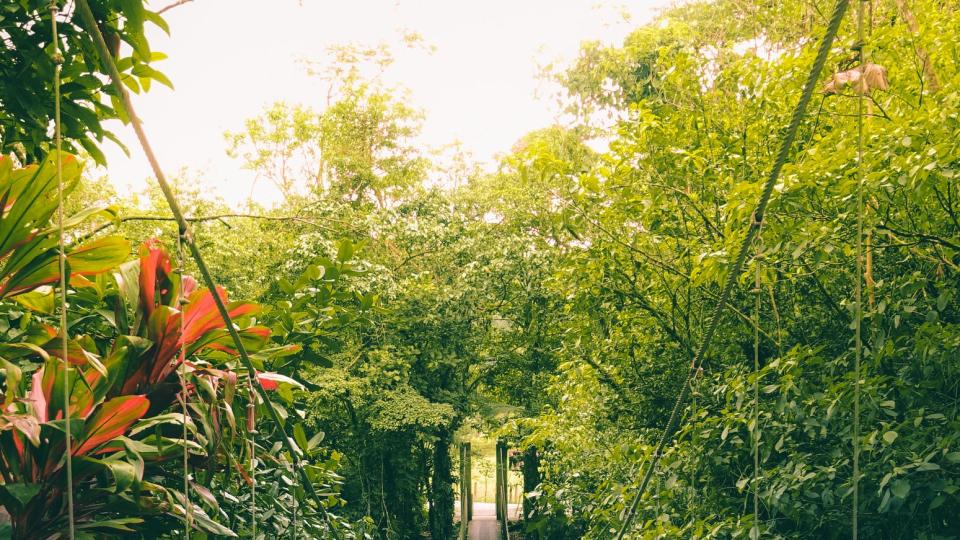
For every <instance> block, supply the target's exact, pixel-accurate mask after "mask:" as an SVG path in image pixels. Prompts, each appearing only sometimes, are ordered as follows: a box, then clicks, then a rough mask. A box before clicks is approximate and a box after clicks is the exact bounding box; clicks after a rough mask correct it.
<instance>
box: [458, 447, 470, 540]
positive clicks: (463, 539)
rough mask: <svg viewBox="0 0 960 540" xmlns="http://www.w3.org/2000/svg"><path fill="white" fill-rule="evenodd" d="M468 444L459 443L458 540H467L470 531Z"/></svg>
mask: <svg viewBox="0 0 960 540" xmlns="http://www.w3.org/2000/svg"><path fill="white" fill-rule="evenodd" d="M468 446H469V445H468V444H467V443H460V540H467V538H468V537H469V529H470V510H469V508H470V507H469V504H470V502H469V499H470V496H469V492H470V487H469V486H470V475H469V473H468V472H467V471H468V470H469V467H468V465H467V456H468V450H467V448H468Z"/></svg>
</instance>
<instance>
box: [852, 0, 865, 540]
mask: <svg viewBox="0 0 960 540" xmlns="http://www.w3.org/2000/svg"><path fill="white" fill-rule="evenodd" d="M865 2H866V0H860V1H859V2H858V3H857V44H858V47H859V50H858V56H859V60H860V78H861V81H860V92H859V95H858V97H857V281H856V285H855V286H854V295H855V297H856V298H855V299H854V302H855V304H856V314H855V319H856V322H855V324H854V334H855V336H854V339H855V342H856V344H855V345H854V356H853V372H854V377H853V434H852V439H853V440H852V443H853V512H852V515H851V536H852V538H853V540H857V536H858V532H859V526H858V525H859V523H858V522H859V518H860V515H859V513H860V361H861V359H862V358H863V335H862V328H861V327H862V326H863V286H862V284H861V282H862V281H863V100H864V97H865V94H866V92H867V88H866V86H865V82H864V81H863V76H864V69H863V66H864V54H863V48H864V36H863V4H864V3H865Z"/></svg>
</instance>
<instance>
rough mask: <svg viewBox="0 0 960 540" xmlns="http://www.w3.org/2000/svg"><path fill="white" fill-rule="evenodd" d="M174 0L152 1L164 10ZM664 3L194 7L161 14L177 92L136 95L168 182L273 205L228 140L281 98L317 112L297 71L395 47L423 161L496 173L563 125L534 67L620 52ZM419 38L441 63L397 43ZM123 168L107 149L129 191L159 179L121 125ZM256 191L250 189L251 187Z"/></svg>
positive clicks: (267, 189)
mask: <svg viewBox="0 0 960 540" xmlns="http://www.w3.org/2000/svg"><path fill="white" fill-rule="evenodd" d="M172 1H173V0H152V2H151V7H152V8H153V9H159V8H160V7H163V6H165V5H167V4H169V3H171V2H172ZM667 4H668V0H605V1H597V0H473V1H465V0H392V1H390V0H349V1H337V2H334V1H332V0H269V1H266V0H195V1H193V2H190V3H186V4H183V5H182V6H179V7H176V8H174V9H172V10H170V11H168V12H167V13H165V14H164V17H165V19H166V20H167V22H168V23H169V25H170V29H171V33H170V36H167V35H166V34H164V33H163V32H162V31H159V30H156V29H151V31H150V43H151V47H152V49H153V50H155V51H161V52H163V53H165V54H167V55H168V58H167V59H166V60H163V61H160V62H157V63H155V67H156V68H157V69H159V70H160V71H162V72H164V73H165V74H166V75H167V76H168V77H169V78H170V79H171V80H172V81H173V84H174V88H175V90H169V89H167V88H166V87H163V86H162V85H159V84H154V85H153V88H152V89H151V91H150V92H148V93H145V94H141V95H134V103H135V106H136V109H137V112H138V113H139V116H140V117H141V119H142V120H143V121H144V124H145V128H146V130H147V134H148V136H149V137H150V139H151V143H152V144H153V146H154V150H155V151H156V153H157V154H158V157H159V159H160V162H161V164H162V165H163V167H164V170H165V172H166V173H167V174H168V175H176V174H179V173H180V172H181V171H183V172H184V173H185V174H186V175H187V176H188V177H189V178H191V179H196V181H197V182H200V183H201V184H202V186H201V188H202V192H203V193H206V194H209V195H211V197H221V198H223V199H224V200H225V201H227V202H228V203H230V204H232V205H234V206H239V205H241V204H242V203H243V202H245V201H246V199H247V197H248V195H250V194H251V193H252V194H253V196H254V198H255V199H256V200H257V201H258V202H261V203H262V204H265V205H267V206H269V205H271V204H273V203H274V202H276V201H277V200H278V199H279V194H278V193H277V192H276V190H275V189H273V188H272V187H271V186H270V185H269V183H268V182H266V181H263V180H261V181H256V182H255V180H256V179H255V175H254V173H253V172H252V171H249V170H245V169H244V168H243V164H242V162H241V161H239V160H236V159H233V158H230V157H229V156H227V154H226V144H225V141H224V138H223V134H224V133H225V132H227V131H239V130H242V128H243V122H244V120H245V119H247V118H251V117H254V116H256V115H257V114H258V113H260V112H261V111H262V110H263V109H264V108H265V107H266V106H268V105H270V104H271V103H274V102H277V101H285V102H287V103H290V104H304V105H309V106H312V107H314V108H317V109H320V108H322V106H323V104H324V103H325V101H326V100H325V88H326V87H325V83H324V82H323V81H321V80H319V79H318V78H316V77H311V76H310V75H309V74H308V73H307V69H306V67H305V65H304V63H303V60H305V59H307V60H322V59H323V58H325V53H326V51H327V48H328V47H329V46H331V45H335V44H345V43H358V44H363V45H375V44H378V43H387V44H391V45H394V47H393V49H394V52H395V54H396V62H395V63H394V64H393V65H392V66H390V68H389V70H388V71H387V73H386V74H385V76H384V77H385V79H386V81H387V82H388V83H390V84H400V85H402V86H403V87H405V88H407V89H408V90H409V92H410V94H409V96H410V97H409V101H410V103H411V104H412V105H413V106H415V107H417V108H419V109H421V110H423V111H424V113H425V120H424V125H423V131H422V133H421V135H420V136H419V138H418V139H417V141H416V142H417V144H418V145H421V146H422V148H423V149H424V151H429V149H431V148H438V147H442V146H444V145H447V144H450V143H452V142H454V141H459V143H460V144H461V147H462V148H463V149H464V150H465V151H467V152H469V153H470V154H471V155H472V157H473V158H474V159H475V160H476V161H477V162H479V163H481V164H483V165H486V166H490V165H491V164H492V163H494V162H495V159H496V156H497V155H498V154H502V153H505V152H508V151H509V149H510V147H511V146H513V143H514V142H516V141H517V140H518V139H519V138H520V137H521V136H522V135H524V134H525V133H527V132H529V131H532V130H534V129H538V128H541V127H544V126H548V125H551V124H553V123H555V122H556V121H557V120H558V118H559V112H558V107H557V106H556V103H555V100H553V99H550V95H551V88H550V86H549V84H547V83H544V82H543V80H542V78H540V77H538V73H539V72H540V69H539V67H538V66H540V65H543V64H544V63H547V62H553V63H557V64H559V65H563V64H565V63H569V62H571V61H572V60H573V59H575V58H576V55H577V51H578V50H579V46H580V43H581V42H583V41H585V40H599V41H602V42H605V43H609V44H620V43H622V41H623V38H624V37H625V36H626V35H627V34H628V33H629V32H630V30H632V29H633V28H636V27H637V26H639V25H641V24H643V23H644V22H646V21H649V20H650V19H651V18H652V17H653V16H654V15H655V14H656V12H657V9H658V8H659V7H661V6H664V5H667ZM409 31H413V32H417V33H419V34H420V35H421V36H422V37H423V40H424V41H425V43H426V44H427V45H429V46H431V48H432V50H433V52H432V53H431V52H428V51H424V50H423V49H422V48H420V49H408V48H403V47H402V46H399V44H400V37H401V36H402V34H403V33H404V32H409ZM110 127H111V128H112V130H113V131H114V133H116V134H117V135H119V137H120V138H121V140H123V141H124V143H125V144H126V145H127V146H128V147H129V148H130V151H131V155H130V157H127V156H126V155H125V154H124V153H123V152H122V150H120V149H119V147H117V146H116V145H114V144H112V143H109V142H108V143H105V144H104V150H105V153H106V155H107V160H108V163H109V164H108V166H107V170H106V173H107V175H108V176H109V178H110V179H111V180H112V181H113V182H114V184H115V185H116V186H117V188H118V190H119V191H120V192H121V193H122V194H129V193H131V192H136V191H140V190H142V189H143V187H144V186H145V185H146V182H148V181H149V179H150V178H151V177H152V173H151V172H150V169H149V165H148V164H147V161H146V159H145V158H143V156H142V152H140V150H139V147H138V146H137V145H136V139H135V137H134V135H133V133H132V130H131V129H130V128H129V127H127V126H122V125H120V124H119V123H115V124H113V125H111V126H110ZM252 187H253V189H251V188H252Z"/></svg>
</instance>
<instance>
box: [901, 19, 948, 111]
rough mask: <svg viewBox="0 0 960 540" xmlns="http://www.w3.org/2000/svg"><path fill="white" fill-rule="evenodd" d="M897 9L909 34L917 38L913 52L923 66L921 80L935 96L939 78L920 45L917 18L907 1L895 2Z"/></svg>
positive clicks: (938, 86)
mask: <svg viewBox="0 0 960 540" xmlns="http://www.w3.org/2000/svg"><path fill="white" fill-rule="evenodd" d="M897 9H899V10H900V16H901V17H903V20H904V21H905V22H906V23H907V28H909V29H910V33H911V34H913V35H914V37H916V38H917V42H916V46H915V47H914V50H916V52H917V56H918V57H920V62H921V63H922V65H923V79H924V80H925V81H926V83H927V88H929V89H930V92H931V93H934V94H935V93H937V92H938V91H939V90H940V78H939V77H937V71H936V70H935V69H934V67H933V61H932V60H930V54H929V53H927V50H926V49H924V48H923V46H922V45H920V41H919V37H920V25H919V24H918V23H917V18H916V17H915V16H914V15H913V11H911V10H910V6H908V5H907V0H897Z"/></svg>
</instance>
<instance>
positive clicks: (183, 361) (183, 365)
mask: <svg viewBox="0 0 960 540" xmlns="http://www.w3.org/2000/svg"><path fill="white" fill-rule="evenodd" d="M184 234H185V231H184V230H183V229H180V230H179V231H178V234H177V275H178V276H179V278H180V292H179V295H178V296H179V298H178V306H177V308H178V309H179V310H180V336H181V337H182V336H183V326H184V321H183V319H184V309H185V307H186V305H187V298H186V296H184V294H183V265H184V257H183V240H184V238H183V235H184ZM177 372H178V375H179V377H180V408H181V410H182V412H183V500H184V504H183V508H184V517H185V518H186V527H185V528H184V530H183V537H184V538H185V539H186V540H190V529H191V528H193V506H192V505H191V504H190V461H189V460H190V451H189V449H188V448H187V347H186V344H185V343H181V344H180V366H179V369H178V370H177Z"/></svg>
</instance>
